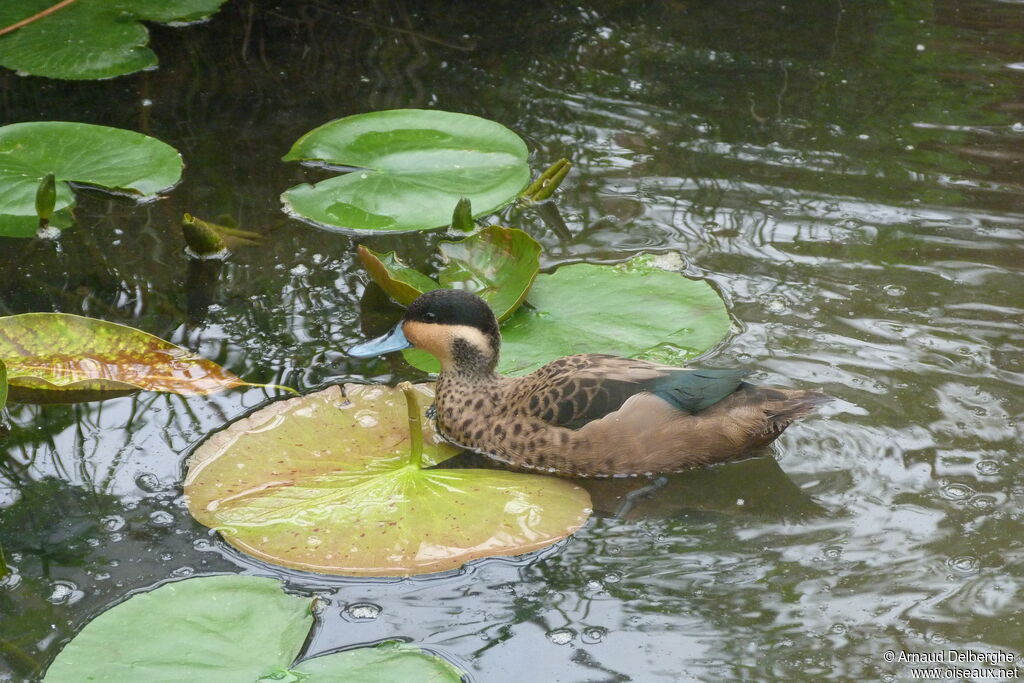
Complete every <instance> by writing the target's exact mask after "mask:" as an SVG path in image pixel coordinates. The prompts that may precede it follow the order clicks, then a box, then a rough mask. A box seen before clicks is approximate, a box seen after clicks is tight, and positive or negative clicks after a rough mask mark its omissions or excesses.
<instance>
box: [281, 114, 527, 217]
mask: <svg viewBox="0 0 1024 683" xmlns="http://www.w3.org/2000/svg"><path fill="white" fill-rule="evenodd" d="M526 157H527V149H526V144H525V143H524V142H523V141H522V140H521V139H520V138H519V136H518V135H516V134H515V133H513V132H512V131H510V130H509V129H508V128H505V127H504V126H502V125H501V124H499V123H495V122H493V121H488V120H487V119H482V118H479V117H477V116H470V115H468V114H456V113H451V112H445V111H430V110H423V109H393V110H388V111H378V112H372V113H368V114H357V115H355V116H348V117H345V118H343V119H337V120H335V121H330V122H329V123H325V124H324V125H322V126H320V127H319V128H316V129H314V130H312V131H310V132H309V133H306V134H305V135H303V136H302V137H301V138H299V140H298V141H297V142H296V143H295V144H294V145H293V146H292V149H291V150H290V151H289V152H288V154H287V155H285V157H284V159H285V161H310V162H318V163H322V164H329V165H331V166H345V167H353V168H355V169H357V170H354V171H352V172H350V173H346V174H344V175H340V176H335V177H333V178H328V179H327V180H323V181H320V182H319V183H317V184H316V185H298V186H296V187H293V188H291V189H290V190H288V191H287V192H285V193H284V194H283V195H281V201H282V202H283V203H284V207H285V210H286V211H287V212H289V213H291V214H293V215H296V216H298V217H300V218H303V219H305V220H308V221H311V222H313V223H316V224H318V225H321V226H324V227H328V228H341V229H351V230H373V231H389V232H390V231H409V230H428V229H431V228H439V227H442V226H445V225H448V224H449V223H450V222H451V217H452V210H453V209H454V208H455V205H456V204H457V203H458V202H459V200H460V199H461V198H462V197H467V198H469V200H470V201H471V202H472V204H473V209H474V215H476V216H483V215H486V214H488V213H491V212H492V211H494V210H495V209H497V208H499V207H501V206H503V205H504V204H506V203H508V202H509V201H511V200H512V199H514V198H515V197H516V195H517V194H518V193H519V192H520V190H522V189H523V187H525V185H526V183H527V182H529V179H530V171H529V168H528V167H527V164H526Z"/></svg>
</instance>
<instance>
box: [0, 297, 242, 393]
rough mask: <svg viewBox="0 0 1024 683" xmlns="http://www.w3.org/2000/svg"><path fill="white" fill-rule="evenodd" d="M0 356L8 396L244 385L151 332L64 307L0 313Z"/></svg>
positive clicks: (199, 390) (187, 390)
mask: <svg viewBox="0 0 1024 683" xmlns="http://www.w3.org/2000/svg"><path fill="white" fill-rule="evenodd" d="M0 358H2V359H3V360H4V362H5V363H6V364H7V371H8V382H9V383H10V386H11V390H12V393H14V392H17V393H15V398H22V396H21V394H22V393H23V392H24V393H25V394H26V395H27V396H28V397H29V398H31V399H33V401H35V400H38V401H40V402H45V401H47V400H50V401H60V402H63V401H77V400H94V399H95V398H103V397H109V396H110V395H111V394H113V395H118V394H123V393H126V392H127V393H130V392H133V391H138V390H139V389H147V390H149V391H167V392H171V393H175V394H192V395H194V394H212V393H215V392H218V391H223V390H224V389H230V388H232V387H239V386H246V385H249V383H248V382H245V381H243V380H241V379H239V378H238V377H236V376H235V375H233V374H231V373H230V372H228V371H227V370H224V369H223V368H221V367H220V366H219V365H217V364H216V363H214V362H213V361H209V360H206V359H205V358H202V357H200V356H198V355H196V354H194V353H192V352H191V351H189V350H188V349H185V348H182V347H180V346H177V345H175V344H172V343H170V342H168V341H164V340H163V339H160V338H159V337H154V336H153V335H151V334H148V333H146V332H143V331H141V330H137V329H135V328H133V327H128V326H126V325H119V324H117V323H111V322H107V321H105V320H97V319H95V318H85V317H82V316H78V315H71V314H68V313H23V314H21V315H11V316H6V317H0ZM256 386H258V385H256ZM26 390H27V391H26ZM40 394H42V396H41V397H40V396H39V395H40Z"/></svg>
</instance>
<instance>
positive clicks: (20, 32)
mask: <svg viewBox="0 0 1024 683" xmlns="http://www.w3.org/2000/svg"><path fill="white" fill-rule="evenodd" d="M224 1H225V0H78V1H77V2H75V3H74V4H71V5H68V6H67V7H65V8H63V9H61V10H59V11H57V12H54V13H53V14H50V15H48V16H45V17H42V18H40V19H38V20H37V21H33V22H32V23H31V24H28V25H26V26H24V27H22V28H19V29H17V30H15V31H13V32H11V33H8V34H7V35H5V36H2V37H0V66H5V67H7V68H8V69H14V70H17V71H19V72H22V73H25V74H32V75H35V76H48V77H50V78H63V79H74V80H77V79H98V78H112V77H114V76H121V75H124V74H129V73H133V72H135V71H141V70H142V69H146V68H150V67H153V66H156V64H157V58H156V55H155V54H154V53H153V51H152V50H150V49H149V48H148V47H147V45H148V43H149V31H148V30H147V29H146V27H145V26H143V25H142V24H141V23H139V22H140V21H152V22H159V23H164V24H166V23H170V22H175V23H178V22H190V21H199V20H200V19H204V18H206V17H208V16H209V15H211V14H213V13H214V12H216V11H217V8H219V7H220V6H221V4H223V3H224ZM54 4H55V2H54V0H4V1H3V2H2V3H0V28H3V27H6V26H10V25H13V24H15V23H17V22H19V21H21V20H23V19H27V18H29V17H31V16H33V15H35V14H37V13H39V12H42V11H43V10H46V9H47V8H49V7H51V6H52V5H54Z"/></svg>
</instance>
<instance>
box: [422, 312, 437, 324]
mask: <svg viewBox="0 0 1024 683" xmlns="http://www.w3.org/2000/svg"><path fill="white" fill-rule="evenodd" d="M423 317H424V318H426V319H427V320H429V321H430V322H434V321H435V320H437V313H434V312H433V311H427V312H426V313H424V314H423Z"/></svg>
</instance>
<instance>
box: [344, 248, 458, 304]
mask: <svg viewBox="0 0 1024 683" xmlns="http://www.w3.org/2000/svg"><path fill="white" fill-rule="evenodd" d="M359 260H360V261H361V262H362V264H363V268H366V272H367V273H369V274H370V277H371V278H373V281H374V282H376V283H377V284H378V285H380V286H381V289H383V290H384V291H385V292H387V293H388V296H390V297H391V298H392V299H394V300H395V301H397V302H398V303H400V304H402V305H403V306H408V305H409V304H411V303H412V302H413V301H415V300H416V297H418V296H419V295H420V294H422V293H423V292H429V291H431V290H433V289H440V287H441V285H440V284H438V283H437V282H436V281H434V280H433V279H432V278H430V277H428V276H426V275H424V274H423V273H421V272H420V271H418V270H416V269H415V268H410V267H409V266H407V265H405V263H403V262H402V260H401V259H400V258H398V254H396V253H395V252H393V251H389V252H388V253H386V254H378V253H377V252H375V251H373V250H372V249H369V248H367V247H364V246H363V245H361V244H360V245H359Z"/></svg>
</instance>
